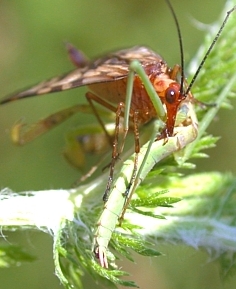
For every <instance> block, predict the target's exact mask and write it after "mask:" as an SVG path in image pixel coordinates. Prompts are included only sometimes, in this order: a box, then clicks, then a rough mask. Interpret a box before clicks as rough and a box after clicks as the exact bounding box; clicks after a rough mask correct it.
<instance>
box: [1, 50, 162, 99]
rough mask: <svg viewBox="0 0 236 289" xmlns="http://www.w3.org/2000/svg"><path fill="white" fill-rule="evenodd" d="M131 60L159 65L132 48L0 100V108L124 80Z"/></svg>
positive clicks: (146, 53) (151, 55) (152, 55)
mask: <svg viewBox="0 0 236 289" xmlns="http://www.w3.org/2000/svg"><path fill="white" fill-rule="evenodd" d="M134 59H137V60H139V61H140V63H141V64H142V65H143V66H145V65H147V64H150V63H154V62H159V61H160V59H161V57H160V56H159V55H157V54H156V53H155V52H153V51H152V50H150V49H149V48H146V47H133V48H130V49H125V50H120V51H118V52H115V53H111V54H109V55H107V56H106V57H104V58H100V59H97V60H95V61H92V62H90V63H89V64H88V65H87V66H85V67H83V68H78V69H76V70H74V71H71V72H69V73H67V74H65V75H63V76H59V77H54V78H52V79H50V80H47V81H44V82H41V83H39V84H37V85H35V86H33V87H31V88H29V89H27V90H24V91H22V92H19V93H16V94H13V95H10V96H8V97H6V98H5V99H3V100H2V101H1V102H0V104H4V103H7V102H10V101H13V100H17V99H22V98H26V97H30V96H35V95H42V94H47V93H52V92H57V91H63V90H67V89H72V88H75V87H80V86H84V85H89V84H95V83H103V82H104V83H105V82H110V81H115V80H119V79H122V78H125V77H127V75H128V71H129V63H130V62H131V61H132V60H134Z"/></svg>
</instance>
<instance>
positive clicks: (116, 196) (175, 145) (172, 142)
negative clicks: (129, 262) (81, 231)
mask: <svg viewBox="0 0 236 289" xmlns="http://www.w3.org/2000/svg"><path fill="white" fill-rule="evenodd" d="M182 112H183V113H182ZM181 113H182V114H181ZM186 113H187V115H186ZM183 115H184V116H185V117H184V119H183V117H182V116H183ZM176 125H177V126H176V127H175V128H174V136H172V137H169V138H168V142H167V143H165V140H163V139H162V140H158V141H155V139H156V137H157V134H158V131H159V133H161V131H162V130H163V123H162V122H161V121H160V120H156V121H155V126H154V127H155V129H154V130H153V135H152V136H151V139H150V141H149V142H147V143H146V144H145V145H144V146H143V147H142V148H141V151H140V153H139V162H138V168H137V175H136V178H135V180H134V182H133V184H132V186H131V188H130V189H129V192H128V195H126V194H124V192H125V191H126V190H127V180H130V178H131V177H132V169H131V168H132V166H133V159H134V158H135V156H134V155H132V156H131V157H130V158H129V159H128V160H126V161H125V162H124V165H123V167H122V169H121V171H120V173H119V175H118V176H117V178H116V180H115V181H114V184H113V187H112V190H111V193H110V196H109V199H108V201H107V202H106V203H105V205H104V209H103V212H102V213H101V215H100V217H99V220H98V222H97V225H96V226H97V228H96V229H95V232H94V240H93V248H92V249H93V251H94V253H95V255H96V256H97V258H98V259H99V262H100V264H101V266H102V267H105V268H108V260H107V248H108V244H109V241H110V239H111V235H112V232H113V231H114V229H115V227H116V225H117V222H118V221H119V222H121V221H122V219H123V217H124V213H125V211H126V209H127V206H128V204H129V202H130V199H131V197H132V195H133V193H134V191H135V189H136V188H137V187H138V185H139V184H140V183H141V182H142V180H144V179H145V177H146V175H147V174H148V172H149V171H150V170H151V169H152V168H153V167H154V166H155V165H156V164H157V163H158V162H159V161H161V160H162V159H164V158H166V157H168V156H169V155H171V154H172V153H174V152H177V151H179V150H181V149H183V148H184V147H186V146H187V145H188V144H189V143H191V142H192V141H194V140H195V138H196V137H197V133H198V122H197V118H196V115H195V112H194V109H193V106H192V103H191V101H189V99H186V100H185V101H184V102H183V103H182V104H181V107H180V109H179V112H178V115H177V121H176ZM124 176H125V177H124Z"/></svg>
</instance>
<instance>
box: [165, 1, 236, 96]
mask: <svg viewBox="0 0 236 289" xmlns="http://www.w3.org/2000/svg"><path fill="white" fill-rule="evenodd" d="M166 1H168V0H166ZM235 9H236V6H234V7H233V8H232V9H230V10H229V11H227V15H226V16H225V19H224V21H223V23H222V24H221V26H220V29H219V30H218V32H217V34H216V36H215V38H214V39H213V41H212V43H211V45H210V47H209V48H208V50H207V52H206V54H205V56H204V57H203V59H202V61H201V63H200V64H199V66H198V69H197V71H196V72H195V74H194V76H193V78H192V80H191V82H190V84H189V86H188V88H187V90H186V92H185V95H187V94H188V93H189V91H190V89H191V88H192V86H193V84H194V82H195V80H196V78H197V76H198V74H199V72H200V70H201V68H202V66H203V65H204V63H205V61H206V59H207V57H208V56H209V54H210V52H211V50H212V48H213V47H214V45H215V44H216V41H217V40H218V38H219V37H220V34H221V32H222V30H223V29H224V26H225V24H226V22H227V21H228V18H229V16H230V14H231V13H232V12H233V11H234V10H235ZM181 86H182V83H181Z"/></svg>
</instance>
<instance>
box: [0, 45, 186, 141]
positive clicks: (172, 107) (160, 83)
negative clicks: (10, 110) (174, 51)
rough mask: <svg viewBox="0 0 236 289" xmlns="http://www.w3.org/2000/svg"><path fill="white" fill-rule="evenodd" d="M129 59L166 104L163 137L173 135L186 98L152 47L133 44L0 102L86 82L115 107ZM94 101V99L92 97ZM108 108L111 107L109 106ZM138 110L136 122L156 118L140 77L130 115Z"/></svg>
mask: <svg viewBox="0 0 236 289" xmlns="http://www.w3.org/2000/svg"><path fill="white" fill-rule="evenodd" d="M132 60H138V61H140V63H141V65H142V66H143V68H144V70H145V72H146V74H147V75H148V77H149V79H150V81H151V83H152V84H153V86H154V88H155V90H156V92H157V94H158V95H159V97H160V98H161V100H162V102H163V104H165V105H166V110H167V120H166V124H167V126H166V130H165V131H166V133H164V136H171V135H172V134H173V128H174V122H175V116H176V113H177V109H178V106H179V104H180V102H181V101H182V100H183V99H184V98H185V96H183V95H179V87H180V85H179V84H178V83H177V82H176V74H174V76H172V70H171V69H169V68H168V67H167V64H166V62H165V61H164V60H163V59H162V58H161V57H160V56H159V55H158V54H156V53H155V52H153V51H152V50H151V49H149V48H146V47H133V48H130V49H125V50H121V51H118V52H116V53H111V54H110V55H108V56H107V57H105V58H102V59H98V60H96V61H92V62H89V63H88V64H87V66H84V64H83V67H81V68H78V69H76V70H74V71H72V72H70V73H68V74H66V75H64V76H62V77H56V78H53V79H51V80H49V81H45V82H42V83H40V84H38V85H36V86H34V87H32V88H30V89H28V90H25V91H23V92H20V93H18V94H15V95H13V96H10V97H8V98H6V99H4V100H2V101H1V104H3V103H7V102H9V101H13V100H17V99H21V98H26V97H30V96H34V95H41V94H47V93H52V92H57V91H62V90H67V89H72V88H75V87H79V86H84V85H87V86H88V87H89V89H90V91H91V92H92V93H93V94H95V95H96V97H97V99H102V100H104V102H105V103H109V104H111V105H113V106H114V109H113V111H115V107H116V106H117V104H118V103H120V102H123V103H124V102H125V98H126V86H127V76H128V72H129V64H130V62H131V61H132ZM170 87H172V88H174V90H175V93H174V97H172V98H171V99H170V94H168V93H167V92H168V89H169V88H170ZM95 101H96V100H95ZM109 108H110V107H109ZM134 112H136V113H137V115H138V116H137V121H138V123H139V124H145V123H147V122H148V121H150V120H151V119H153V118H155V117H158V116H157V113H156V110H155V108H154V107H153V104H152V102H151V100H150V98H149V96H148V94H147V92H146V90H145V88H144V86H143V84H142V82H141V80H140V78H139V76H137V75H136V76H135V77H134V85H133V95H132V101H131V111H130V116H131V117H132V115H133V113H134Z"/></svg>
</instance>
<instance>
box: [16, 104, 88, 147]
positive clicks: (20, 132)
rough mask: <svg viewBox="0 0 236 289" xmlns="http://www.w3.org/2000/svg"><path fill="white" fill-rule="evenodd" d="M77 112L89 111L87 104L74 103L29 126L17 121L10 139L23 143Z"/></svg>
mask: <svg viewBox="0 0 236 289" xmlns="http://www.w3.org/2000/svg"><path fill="white" fill-rule="evenodd" d="M77 112H84V113H89V112H90V108H89V106H88V105H74V106H71V107H69V108H65V109H63V110H60V111H58V112H56V113H53V114H51V115H49V116H48V117H46V118H44V119H41V120H39V121H38V122H36V123H34V124H32V125H30V126H26V124H24V123H23V122H22V121H18V122H17V123H16V124H15V125H14V126H13V127H12V129H11V138H12V141H13V142H14V143H15V144H17V145H25V144H27V143H29V142H31V141H33V140H34V139H36V138H37V137H39V136H40V135H42V134H44V133H46V132H47V131H49V130H51V129H52V128H54V127H56V126H57V125H59V124H60V123H62V122H64V121H66V120H67V119H68V118H70V117H71V116H73V115H74V114H76V113H77Z"/></svg>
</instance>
